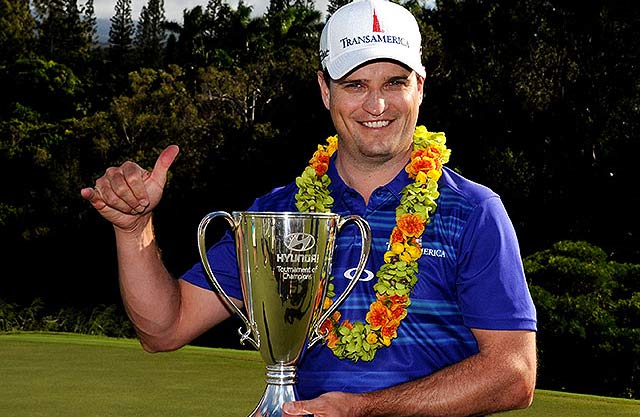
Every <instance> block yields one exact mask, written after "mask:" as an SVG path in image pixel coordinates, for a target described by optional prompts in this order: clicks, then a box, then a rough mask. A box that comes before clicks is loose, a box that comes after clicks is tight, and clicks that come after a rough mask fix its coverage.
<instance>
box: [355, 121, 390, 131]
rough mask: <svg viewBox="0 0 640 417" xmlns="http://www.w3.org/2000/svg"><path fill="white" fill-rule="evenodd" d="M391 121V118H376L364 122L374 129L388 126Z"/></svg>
mask: <svg viewBox="0 0 640 417" xmlns="http://www.w3.org/2000/svg"><path fill="white" fill-rule="evenodd" d="M389 123H391V121H389V120H375V121H372V122H362V124H363V125H364V126H365V127H369V128H372V129H379V128H381V127H386V126H388V125H389Z"/></svg>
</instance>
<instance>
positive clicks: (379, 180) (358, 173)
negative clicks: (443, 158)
mask: <svg viewBox="0 0 640 417" xmlns="http://www.w3.org/2000/svg"><path fill="white" fill-rule="evenodd" d="M409 157H410V152H407V153H406V154H402V155H398V156H395V157H394V158H392V159H390V160H387V161H379V160H374V159H368V160H366V159H361V160H354V159H351V158H349V157H348V156H346V155H345V154H344V153H343V154H341V153H340V151H338V154H337V156H336V162H335V164H336V169H337V170H338V174H340V177H341V178H342V180H343V181H344V182H345V184H347V185H348V186H349V187H351V188H353V189H354V190H356V191H357V192H358V193H359V194H360V195H361V196H362V197H363V198H364V201H365V202H366V203H367V204H369V199H370V198H371V194H373V192H374V191H375V189H376V188H378V187H381V186H383V185H386V184H388V183H390V182H391V180H393V179H394V178H395V177H396V175H398V172H400V171H401V170H402V169H404V167H405V166H406V165H407V162H408V161H409Z"/></svg>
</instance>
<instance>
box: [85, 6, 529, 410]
mask: <svg viewBox="0 0 640 417" xmlns="http://www.w3.org/2000/svg"><path fill="white" fill-rule="evenodd" d="M420 45H421V40H420V33H419V30H418V26H417V23H416V21H415V19H414V18H413V16H411V14H410V13H409V12H408V11H407V10H406V9H404V8H403V7H402V6H399V5H396V4H394V3H391V2H387V1H385V0H360V1H356V2H354V3H351V4H349V5H346V6H344V7H342V8H341V9H339V10H338V11H336V12H335V13H334V15H333V16H332V17H331V18H330V19H329V21H328V22H327V25H326V26H325V28H324V30H323V33H322V37H321V42H320V54H321V61H322V66H323V70H322V71H320V72H319V73H318V83H319V86H320V91H321V95H322V100H323V102H324V104H325V106H326V107H327V109H328V110H329V111H330V113H331V117H332V120H333V123H334V125H335V128H336V131H337V133H338V138H339V140H338V150H337V151H336V152H335V154H334V155H333V156H332V157H331V159H330V163H329V165H328V167H327V168H326V175H327V176H328V178H329V179H330V180H331V185H330V186H329V189H328V192H330V193H331V197H332V198H333V200H334V203H333V207H332V211H333V212H336V213H338V214H341V215H345V214H359V215H361V216H363V217H364V218H365V219H367V220H368V221H369V223H370V224H371V227H372V235H373V245H372V251H371V256H370V259H369V263H368V265H367V271H366V275H367V280H366V281H365V282H360V283H358V284H357V285H356V289H355V290H354V292H353V293H352V294H351V296H350V297H349V298H348V299H347V301H346V302H345V305H344V306H343V309H342V310H343V311H342V317H341V318H339V319H336V321H335V322H333V324H332V326H329V327H332V328H333V329H335V328H338V326H343V327H342V328H344V329H347V330H348V331H354V330H353V328H354V326H353V323H354V322H356V321H357V320H359V321H365V320H366V322H367V323H368V324H367V325H366V326H364V327H366V328H367V329H368V330H367V331H368V332H369V333H367V334H366V335H365V336H366V343H368V344H369V345H368V346H374V347H375V349H376V351H375V355H374V356H373V357H371V355H369V356H367V357H365V356H360V357H357V356H356V357H351V358H345V354H344V351H341V350H340V343H341V341H340V338H339V336H335V335H336V333H332V334H333V335H334V338H333V339H332V340H329V343H327V344H326V345H321V346H320V345H317V346H315V347H313V348H311V349H309V350H307V351H305V352H303V354H302V357H301V359H300V362H299V391H300V396H301V398H303V400H301V401H297V402H294V403H287V404H285V405H284V407H283V409H284V415H285V416H293V415H307V414H313V415H314V416H316V417H325V416H326V417H328V416H331V417H335V416H351V417H355V416H415V415H420V416H450V417H453V416H477V415H484V414H490V413H494V412H499V411H504V410H510V409H515V408H525V407H527V406H529V404H530V403H531V401H532V398H533V390H534V387H535V378H536V348H535V330H536V318H535V309H534V306H533V303H532V301H531V298H530V295H529V292H528V289H527V286H526V282H525V279H524V272H523V268H522V263H521V260H520V255H519V250H518V244H517V241H516V237H515V233H514V231H513V228H512V225H511V223H510V221H509V218H508V216H507V215H506V213H505V211H504V207H503V205H502V203H501V202H500V199H499V198H498V196H496V195H495V194H494V193H493V192H491V191H490V190H488V189H487V188H485V187H483V186H480V185H478V184H475V183H472V182H470V181H468V180H466V179H464V178H462V177H461V176H459V175H457V174H456V173H454V172H453V171H451V170H449V169H448V168H446V167H445V168H443V167H441V166H440V165H441V163H443V162H446V159H448V158H445V157H444V155H446V151H445V150H443V145H442V143H441V142H439V143H438V144H436V145H437V146H436V145H434V146H432V147H430V148H429V149H431V150H433V149H435V150H436V151H435V153H436V154H438V152H440V151H442V152H441V153H439V154H438V155H439V156H438V155H436V156H432V157H429V158H432V159H429V158H427V159H428V161H431V162H433V161H435V165H433V166H432V167H430V168H423V167H422V165H420V163H421V162H420V161H418V162H415V163H414V157H415V155H416V153H412V150H413V146H414V143H413V142H414V130H415V129H416V123H417V118H418V110H419V106H420V104H421V101H422V97H423V86H424V77H425V70H424V67H423V66H422V64H421V56H420ZM419 132H422V134H424V131H420V130H419V129H418V130H416V137H420V135H421V134H420V133H419ZM416 141H418V139H416ZM416 143H417V142H416ZM438 149H440V151H438ZM177 153H178V148H177V147H176V146H170V147H168V148H167V149H165V150H164V151H163V152H162V153H161V155H160V156H159V158H158V160H157V162H156V165H155V167H154V169H153V171H152V172H150V173H149V172H147V171H144V170H143V169H141V168H140V167H139V166H138V165H136V164H135V163H133V162H126V163H124V164H123V165H122V166H120V167H117V168H115V167H113V168H109V169H108V170H107V171H106V173H105V175H104V176H103V177H101V178H99V179H98V180H97V181H96V185H95V187H94V188H86V189H83V190H82V191H81V194H82V196H83V197H84V198H86V199H87V200H89V201H90V202H91V204H92V205H93V206H94V207H95V208H96V209H97V210H98V211H99V212H100V214H101V215H102V216H104V217H105V218H106V219H107V220H109V221H110V222H111V223H113V225H114V230H115V234H116V244H117V249H118V264H119V275H120V285H121V289H122V290H121V291H122V297H123V302H124V305H125V307H126V309H127V312H128V314H129V316H130V318H131V320H132V322H133V323H134V325H135V328H136V330H137V332H138V335H139V337H140V341H141V344H142V345H143V347H144V348H145V349H146V350H148V351H151V352H155V351H167V350H174V349H178V348H180V347H182V346H183V345H185V344H186V343H188V342H190V341H191V340H193V339H194V338H195V337H196V336H198V335H200V334H202V333H203V332H205V331H206V330H208V329H210V328H211V327H212V326H215V325H216V324H217V323H219V322H221V321H222V320H224V319H226V318H228V317H229V316H230V314H231V313H230V312H229V310H228V309H227V308H226V307H225V305H224V303H223V302H222V300H221V299H220V298H219V296H217V295H216V294H215V293H214V292H212V291H211V289H210V287H209V284H208V283H207V280H206V279H205V275H204V272H203V271H202V267H201V265H199V264H198V265H195V266H194V267H193V268H192V269H191V270H190V271H187V273H185V274H184V275H183V277H182V278H181V279H179V280H175V279H174V278H172V277H171V276H170V274H169V273H168V271H167V270H166V268H165V267H164V265H163V264H162V261H161V259H160V255H159V249H158V247H157V245H156V242H155V238H154V233H153V225H152V221H151V217H152V216H151V213H152V210H153V209H154V208H155V207H156V205H157V204H158V202H159V201H160V198H161V196H162V192H163V188H164V185H165V181H166V173H167V171H168V169H169V168H170V166H171V164H172V163H173V161H174V159H175V157H176V155H177ZM427 153H428V152H427ZM432 153H433V152H432ZM425 155H426V154H425ZM314 158H315V156H314ZM438 158H439V159H438ZM408 161H411V162H410V163H409V165H408ZM421 161H422V160H421ZM428 161H427V162H428ZM316 162H317V160H316ZM423 162H424V161H423ZM323 171H324V170H323ZM408 173H409V175H408ZM323 175H324V174H323ZM412 184H418V185H417V186H418V187H419V188H420V187H422V188H421V189H422V190H425V189H427V188H429V187H431V188H430V190H431V191H429V192H430V193H431V194H428V195H429V196H430V198H431V199H432V200H434V201H436V202H437V209H435V211H433V210H428V209H426V208H425V207H426V206H424V204H427V203H419V204H418V206H419V207H418V208H417V209H416V210H417V211H418V212H419V213H422V214H421V215H420V216H418V218H422V219H423V220H424V224H423V226H425V228H424V229H422V228H420V227H418V229H419V234H417V235H411V233H408V234H406V233H404V232H403V233H402V234H401V235H402V236H403V237H401V239H405V240H404V243H403V244H401V245H397V244H396V243H397V242H395V243H394V239H396V237H394V236H396V235H395V231H396V230H399V229H402V225H401V224H400V221H399V220H397V219H396V210H397V209H398V207H403V204H406V200H403V193H406V192H409V191H407V190H410V189H411V187H412V186H413V185H412ZM420 184H423V185H424V186H421V185H420ZM429 184H430V185H429ZM434 186H436V187H437V192H434V189H433V187H434ZM421 192H422V191H421ZM298 193H300V190H299V189H298V186H297V185H296V184H295V183H291V184H289V185H288V186H286V187H282V188H278V189H275V190H274V191H272V192H271V193H269V194H268V195H265V196H263V197H261V198H259V199H257V200H256V201H255V203H254V204H253V205H252V207H251V208H250V209H249V211H296V199H295V195H296V194H298ZM412 204H413V203H412ZM433 208H435V205H434V206H433ZM400 217H402V216H399V217H398V218H400ZM425 219H426V220H425ZM403 230H404V229H403ZM354 235H355V233H354ZM390 235H391V238H390V237H389V236H390ZM407 236H408V237H407ZM353 241H354V238H353V236H350V235H349V233H341V234H340V236H339V237H338V242H337V249H336V253H335V259H334V266H333V275H334V277H335V278H334V281H333V282H334V285H335V287H336V292H337V293H339V292H340V291H341V288H344V286H345V285H346V284H345V283H346V282H347V280H348V279H349V277H350V273H351V271H350V268H351V267H353V266H354V265H355V261H354V258H355V257H357V256H358V255H359V248H357V247H355V248H354V245H353V243H352V242H353ZM390 242H391V243H390ZM411 245H414V246H415V245H417V247H418V248H420V250H419V251H418V253H417V254H416V253H415V251H413V252H412V251H411V250H410V248H409V249H407V248H408V246H411ZM398 248H400V249H398ZM403 248H404V249H403ZM403 250H406V253H405V252H402V251H403ZM407 254H409V255H407ZM208 256H209V257H210V259H211V264H212V266H214V268H215V270H214V273H215V274H216V277H217V278H218V280H219V281H221V283H222V285H223V287H225V290H226V291H227V293H228V294H230V295H231V296H232V298H233V300H234V302H235V303H237V305H238V306H241V305H242V300H241V298H242V296H241V292H240V290H239V283H238V277H237V270H236V267H235V258H234V257H235V254H234V248H233V241H232V239H231V238H230V237H229V236H228V235H227V236H226V237H225V238H223V239H222V240H221V241H220V242H219V243H217V244H216V245H214V246H213V247H212V248H211V249H210V250H209V252H208ZM403 256H409V257H410V258H411V257H412V256H413V258H411V259H409V261H415V265H416V270H415V271H416V275H415V277H416V279H415V280H413V281H412V283H411V287H410V288H411V291H410V292H409V294H407V295H402V296H400V295H399V294H401V293H400V292H396V293H394V296H393V297H388V298H387V299H386V301H387V304H386V306H387V307H386V310H385V309H384V308H383V309H382V310H383V313H388V314H390V315H391V316H390V320H388V321H387V324H388V323H393V327H392V331H391V332H388V333H385V332H384V330H385V328H384V327H383V325H380V326H378V325H377V324H375V323H377V321H376V320H377V318H376V311H374V310H375V308H374V306H375V305H376V300H378V301H380V300H382V299H383V297H382V296H381V294H380V291H379V289H378V290H375V289H374V287H376V285H378V284H379V283H380V282H381V281H380V280H379V281H378V284H376V285H374V284H375V280H374V279H373V277H374V274H375V276H378V274H377V271H378V273H379V271H382V270H383V269H384V267H383V264H384V263H386V262H395V261H397V260H398V258H399V257H403ZM356 259H357V258H356ZM402 259H405V258H402ZM396 284H397V282H396V281H395V280H393V285H396ZM403 285H404V284H403ZM403 288H404V287H403ZM394 291H395V290H394ZM391 299H393V302H392V303H391V304H389V303H388V301H389V300H391ZM389 305H391V307H389ZM365 317H366V318H365ZM344 319H346V321H343V320H344ZM388 328H389V327H388ZM388 328H387V329H388ZM345 331H346V330H345ZM374 333H375V334H374ZM363 343H364V342H363ZM356 353H358V352H356ZM360 353H362V352H360ZM358 358H360V360H355V359H358Z"/></svg>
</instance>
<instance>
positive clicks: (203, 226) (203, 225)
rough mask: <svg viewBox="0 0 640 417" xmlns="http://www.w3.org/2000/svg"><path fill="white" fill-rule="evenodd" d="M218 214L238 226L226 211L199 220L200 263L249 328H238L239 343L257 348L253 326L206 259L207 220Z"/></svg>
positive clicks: (224, 298)
mask: <svg viewBox="0 0 640 417" xmlns="http://www.w3.org/2000/svg"><path fill="white" fill-rule="evenodd" d="M220 216H221V217H224V218H225V219H226V220H227V222H228V223H229V225H230V226H231V228H232V229H233V230H234V231H235V230H236V229H237V228H238V224H237V223H236V221H235V220H234V219H233V217H232V216H231V215H230V214H229V213H227V212H226V211H214V212H212V213H209V214H207V215H206V216H204V218H203V219H202V220H201V221H200V225H199V226H198V250H199V252H200V259H201V260H202V265H203V266H204V270H205V272H206V273H207V278H208V279H209V282H210V283H211V285H213V286H214V288H215V289H216V290H217V291H218V293H219V294H220V295H222V299H223V300H224V302H225V303H226V304H227V305H228V306H229V308H231V310H233V311H234V312H235V313H236V314H237V315H238V316H239V317H240V319H241V320H242V321H243V322H244V324H245V325H246V326H247V328H248V329H249V330H247V331H246V332H243V331H242V329H238V333H240V343H241V344H244V342H245V341H246V340H248V341H249V342H250V343H251V344H252V345H253V346H254V347H255V348H256V349H259V348H260V346H259V344H258V342H256V340H255V339H254V338H252V337H251V332H253V334H257V333H256V329H255V326H254V325H253V324H252V323H251V322H250V321H249V319H248V318H247V316H245V314H244V313H243V312H242V310H240V308H238V306H237V305H235V303H234V302H233V301H231V298H229V296H228V295H227V293H226V292H225V291H224V290H223V289H222V286H221V285H220V284H219V283H218V280H217V278H216V277H215V275H214V274H213V271H212V270H211V265H209V259H207V247H206V245H205V233H206V231H207V226H208V225H209V222H210V221H211V220H213V219H214V218H216V217H220Z"/></svg>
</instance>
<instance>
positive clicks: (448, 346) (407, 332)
mask: <svg viewBox="0 0 640 417" xmlns="http://www.w3.org/2000/svg"><path fill="white" fill-rule="evenodd" d="M334 158H335V156H334ZM328 175H329V177H330V179H331V185H330V190H331V195H332V196H333V198H334V200H335V203H334V206H333V208H332V212H334V213H337V214H340V215H348V214H357V215H360V216H362V217H363V218H364V219H365V220H367V222H368V223H369V225H370V227H371V232H372V239H373V242H372V246H371V253H370V256H369V260H368V263H367V266H366V270H365V272H364V273H363V276H362V278H361V280H360V282H359V283H358V284H357V285H356V286H355V289H354V290H353V292H352V293H351V295H350V296H349V297H348V298H347V300H346V301H345V303H344V304H343V306H342V307H341V308H340V312H341V314H342V319H349V320H351V321H352V322H353V321H361V322H364V321H365V316H366V313H367V312H368V311H369V306H370V304H371V303H372V302H373V301H375V299H376V296H375V291H374V290H373V285H374V284H375V282H376V278H375V273H376V271H377V270H378V269H379V268H380V266H381V265H382V264H383V255H384V253H385V252H386V251H387V249H388V247H389V245H388V241H389V236H390V234H391V231H392V229H393V227H394V226H395V210H396V208H397V207H398V205H399V203H400V198H401V194H400V193H401V191H402V189H403V188H404V187H405V186H406V185H407V184H408V183H409V182H410V181H411V180H410V179H408V177H407V174H406V173H405V172H404V170H403V171H401V172H400V173H398V175H397V176H396V178H394V179H393V180H392V181H391V182H390V183H389V184H386V185H385V186H382V187H379V188H378V189H376V190H375V191H374V193H373V194H372V196H371V198H370V200H369V203H368V204H365V202H364V199H363V198H362V197H361V196H360V195H359V194H358V193H357V192H356V191H355V190H353V189H351V188H350V187H348V186H347V185H346V184H345V183H344V181H343V180H342V179H341V178H340V176H339V175H338V173H337V170H336V168H335V165H334V164H331V165H330V167H329V171H328ZM438 185H439V191H440V197H439V199H438V208H437V210H436V212H435V214H434V215H433V216H432V218H431V222H430V223H429V224H428V225H427V228H426V230H425V232H424V234H423V236H422V252H423V255H422V257H421V258H420V259H419V261H418V262H419V275H418V282H417V284H416V285H415V287H414V289H413V292H412V293H411V305H410V306H409V308H408V315H407V317H406V318H405V319H404V320H403V321H402V324H401V325H400V328H399V329H398V337H397V338H396V339H393V341H392V343H391V346H390V347H384V348H381V349H379V350H378V352H377V353H376V356H375V358H374V359H373V360H372V361H370V362H364V361H358V362H352V361H351V360H340V359H338V358H336V357H335V356H334V355H333V352H332V351H331V350H330V349H329V348H327V347H326V346H324V345H322V344H317V345H315V346H313V347H312V348H310V349H307V350H304V351H303V352H302V356H301V358H300V360H299V362H298V384H297V391H298V395H299V396H300V398H301V399H307V398H314V397H316V396H318V395H320V394H322V393H324V392H328V391H345V392H366V391H373V390H377V389H382V388H386V387H389V386H393V385H397V384H399V383H402V382H406V381H410V380H413V379H416V378H420V377H423V376H427V375H430V374H432V373H434V372H436V371H438V370H439V369H442V368H444V367H446V366H448V365H451V364H454V363H456V362H459V361H461V360H463V359H465V358H467V357H469V356H471V355H474V354H476V353H477V352H478V347H477V343H476V340H475V338H474V336H473V334H472V333H471V330H470V329H471V328H478V329H489V330H531V331H535V330H536V312H535V307H534V305H533V302H532V300H531V296H530V294H529V290H528V288H527V284H526V281H525V276H524V270H523V266H522V260H521V257H520V253H519V248H518V242H517V238H516V235H515V232H514V229H513V226H512V224H511V221H510V219H509V217H508V216H507V213H506V211H505V209H504V206H503V204H502V202H501V200H500V198H499V197H498V195H496V194H495V193H494V192H492V191H491V190H490V189H488V188H486V187H484V186H482V185H479V184H476V183H474V182H471V181H469V180H467V179H465V178H463V177H462V176H460V175H458V174H457V173H455V172H454V171H452V170H450V169H448V168H446V167H445V168H444V169H443V175H442V177H441V178H440V180H439V183H438ZM296 192H297V187H296V185H295V183H291V184H289V185H287V186H285V187H281V188H277V189H274V190H273V191H272V192H270V193H269V194H267V195H265V196H262V197H260V198H258V199H256V200H255V202H254V204H253V205H252V206H251V207H250V208H249V209H248V211H297V210H296V207H295V198H294V196H295V194H296ZM360 250H361V244H360V234H359V230H358V228H357V227H356V226H355V225H351V224H347V225H346V226H345V227H343V229H342V230H341V232H340V233H339V234H338V236H337V239H336V249H335V253H334V262H333V266H332V271H331V272H332V276H333V283H334V286H335V292H336V294H340V293H341V292H342V291H343V290H344V288H345V286H346V285H347V284H348V282H349V279H351V278H352V277H353V272H354V269H355V267H356V265H357V262H358V258H359V255H360ZM208 256H209V259H210V260H211V261H210V263H211V265H212V267H213V272H214V274H215V276H216V278H217V279H218V281H219V282H220V283H221V285H222V286H223V288H224V289H225V291H226V292H227V294H228V295H230V296H232V297H236V298H238V299H242V293H241V289H240V283H239V278H238V272H237V271H238V268H237V264H236V257H235V247H234V242H233V238H232V236H231V235H230V234H229V233H227V234H226V235H225V237H223V238H222V240H221V241H220V242H218V243H216V244H215V245H214V246H212V247H211V248H210V249H209V251H208ZM182 279H185V280H187V281H189V282H191V283H193V284H195V285H198V286H200V287H202V288H209V289H210V288H211V286H210V284H209V283H208V280H207V278H206V276H205V273H204V271H203V268H202V265H201V264H199V263H198V264H196V265H194V267H193V268H192V269H190V270H189V271H187V272H186V273H185V274H184V276H183V277H182Z"/></svg>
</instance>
